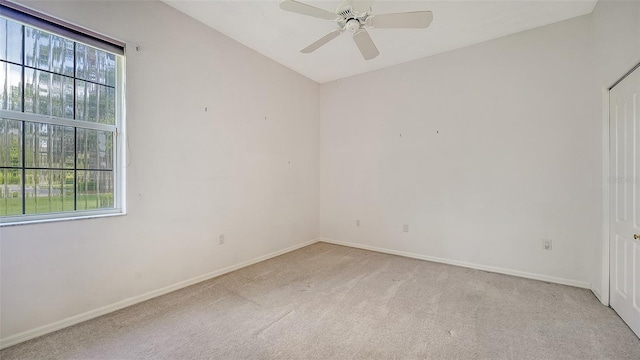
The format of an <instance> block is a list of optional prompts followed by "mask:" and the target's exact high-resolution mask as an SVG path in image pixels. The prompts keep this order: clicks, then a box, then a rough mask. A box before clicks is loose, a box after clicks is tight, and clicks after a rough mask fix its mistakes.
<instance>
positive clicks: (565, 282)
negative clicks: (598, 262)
mask: <svg viewBox="0 0 640 360" xmlns="http://www.w3.org/2000/svg"><path fill="white" fill-rule="evenodd" d="M319 241H321V242H325V243H329V244H336V245H342V246H348V247H353V248H358V249H364V250H371V251H376V252H381V253H385V254H391V255H398V256H404V257H408V258H413V259H419V260H427V261H433V262H437V263H442V264H449V265H455V266H461V267H466V268H470V269H476V270H482V271H488V272H493V273H498V274H505V275H512V276H518V277H522V278H527V279H533V280H540V281H546V282H550V283H556V284H562V285H569V286H574V287H579V288H583V289H591V284H590V283H588V282H584V281H578V280H571V279H563V278H559V277H555V276H548V275H541V274H534V273H529V272H524V271H519V270H511V269H505V268H501V267H496V266H487V265H480V264H474V263H469V262H465V261H458V260H451V259H445V258H439V257H435V256H428V255H422V254H415V253H409V252H404V251H397V250H391V249H385V248H380V247H376V246H369V245H363V244H357V243H352V242H347V241H338V240H333V239H327V238H320V240H319Z"/></svg>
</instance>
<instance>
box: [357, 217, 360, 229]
mask: <svg viewBox="0 0 640 360" xmlns="http://www.w3.org/2000/svg"><path fill="white" fill-rule="evenodd" d="M356 226H357V227H360V219H356Z"/></svg>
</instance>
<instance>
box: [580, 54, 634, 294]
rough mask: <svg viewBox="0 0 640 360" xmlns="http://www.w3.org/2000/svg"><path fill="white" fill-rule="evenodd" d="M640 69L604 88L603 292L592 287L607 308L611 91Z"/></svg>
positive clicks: (609, 284) (609, 232) (609, 279)
mask: <svg viewBox="0 0 640 360" xmlns="http://www.w3.org/2000/svg"><path fill="white" fill-rule="evenodd" d="M639 68H640V63H638V64H636V65H635V66H633V67H632V68H631V70H629V71H627V72H626V73H625V74H624V75H622V76H621V77H620V78H619V79H618V80H616V81H615V82H614V83H613V84H612V85H611V86H609V87H604V88H602V90H601V91H602V95H601V96H602V97H601V99H602V170H603V171H602V207H603V211H602V279H601V280H602V288H601V290H602V292H600V289H596V288H594V287H593V285H591V291H592V292H593V293H594V294H595V295H596V297H597V298H598V299H599V300H600V302H601V303H602V304H604V305H606V306H609V305H610V304H609V299H610V294H611V288H610V286H611V269H610V268H609V267H610V266H611V261H610V258H609V255H610V254H609V246H610V237H611V219H610V217H611V196H610V190H611V180H612V179H611V176H612V175H611V164H610V161H609V156H610V155H611V139H610V137H609V135H610V131H609V129H610V126H611V119H610V118H609V101H610V98H609V95H610V93H611V90H612V89H613V88H614V87H616V85H618V84H619V83H620V82H621V81H622V80H624V79H625V78H626V77H627V76H629V75H631V73H633V72H634V71H635V70H636V69H639Z"/></svg>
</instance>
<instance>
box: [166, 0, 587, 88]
mask: <svg viewBox="0 0 640 360" xmlns="http://www.w3.org/2000/svg"><path fill="white" fill-rule="evenodd" d="M300 1H301V2H305V3H307V4H310V5H314V6H317V7H321V8H323V9H326V10H329V11H332V12H333V11H334V10H335V8H336V7H337V6H338V5H339V4H340V3H341V1H328V0H325V1H305V0H300ZM164 2H166V3H167V4H169V5H170V6H172V7H174V8H176V9H178V10H180V11H182V12H183V13H185V14H187V15H189V16H191V17H193V18H195V19H197V20H199V21H201V22H203V23H205V24H207V25H209V26H211V27H212V28H214V29H216V30H218V31H220V32H222V33H224V34H226V35H227V36H229V37H231V38H233V39H235V40H236V41H239V42H240V43H242V44H244V45H246V46H248V47H250V48H252V49H254V50H256V51H258V52H260V53H261V54H263V55H265V56H267V57H269V58H271V59H273V60H275V61H277V62H279V63H281V64H283V65H284V66H287V67H288V68H290V69H292V70H294V71H296V72H298V73H300V74H302V75H304V76H306V77H308V78H310V79H312V80H314V81H316V82H318V83H324V82H327V81H331V80H336V79H340V78H344V77H347V76H351V75H355V74H360V73H364V72H367V71H372V70H376V69H380V68H384V67H387V66H391V65H395V64H400V63H404V62H407V61H411V60H415V59H420V58H423V57H426V56H430V55H434V54H438V53H442V52H445V51H449V50H453V49H457V48H461V47H464V46H468V45H471V44H475V43H479V42H482V41H486V40H490V39H495V38H498V37H501V36H505V35H509V34H513V33H517V32H520V31H523V30H527V29H531V28H535V27H539V26H543V25H547V24H551V23H554V22H557V21H561V20H565V19H569V18H572V17H576V16H580V15H585V14H589V13H591V11H593V8H594V6H595V4H596V2H597V0H568V1H566V0H565V1H550V0H498V1H483V0H471V1H388V0H387V1H384V0H380V1H376V2H375V3H374V4H373V11H372V14H382V13H393V12H404V11H417V10H431V11H432V12H433V17H434V19H433V23H432V24H431V26H429V27H428V28H426V29H398V30H395V29H394V30H391V29H370V30H369V33H370V34H371V37H372V38H373V41H374V42H375V43H376V45H377V47H378V49H379V50H380V55H379V56H378V57H377V58H375V59H373V60H369V61H365V60H363V59H362V56H361V55H360V53H359V52H358V49H357V47H356V46H355V44H354V43H353V39H351V36H350V34H349V33H344V34H342V35H341V36H340V37H338V38H337V39H335V40H333V41H331V42H329V43H328V44H326V45H325V46H323V47H321V48H320V49H318V50H316V51H315V52H314V53H312V54H301V53H300V50H301V49H302V48H304V47H306V46H307V45H309V44H311V43H312V42H314V41H315V40H317V39H318V38H320V37H322V36H324V35H326V34H327V33H328V32H330V31H331V30H333V29H335V28H336V27H337V25H336V23H335V22H332V21H329V20H323V19H317V18H313V17H309V16H304V15H299V14H296V13H292V12H287V11H283V10H280V8H279V6H278V3H279V1H277V0H260V1H244V0H242V1H241V0H164Z"/></svg>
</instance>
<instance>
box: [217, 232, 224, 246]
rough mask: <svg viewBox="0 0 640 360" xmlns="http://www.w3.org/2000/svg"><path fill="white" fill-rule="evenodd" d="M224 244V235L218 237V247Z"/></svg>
mask: <svg viewBox="0 0 640 360" xmlns="http://www.w3.org/2000/svg"><path fill="white" fill-rule="evenodd" d="M223 244H224V234H220V235H218V245H223Z"/></svg>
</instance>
